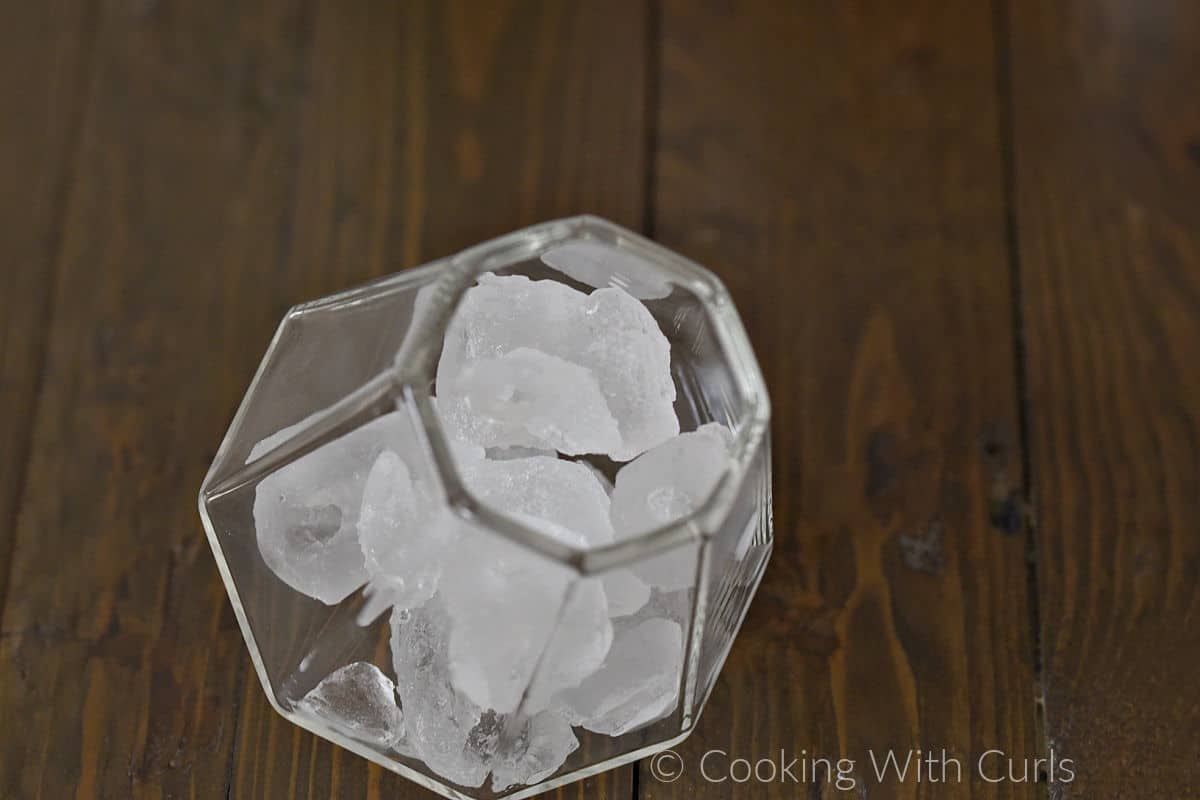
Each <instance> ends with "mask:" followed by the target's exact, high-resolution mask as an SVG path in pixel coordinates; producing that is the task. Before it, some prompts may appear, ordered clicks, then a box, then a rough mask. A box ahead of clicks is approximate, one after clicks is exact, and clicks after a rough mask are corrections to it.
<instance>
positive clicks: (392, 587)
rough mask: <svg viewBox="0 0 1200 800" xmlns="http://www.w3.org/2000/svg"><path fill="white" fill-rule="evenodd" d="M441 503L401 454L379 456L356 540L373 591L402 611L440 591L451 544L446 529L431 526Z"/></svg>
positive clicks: (364, 492) (369, 476)
mask: <svg viewBox="0 0 1200 800" xmlns="http://www.w3.org/2000/svg"><path fill="white" fill-rule="evenodd" d="M437 503H438V500H437V498H435V497H434V495H433V491H432V489H431V487H429V486H428V484H427V483H426V482H424V481H414V480H413V478H412V474H411V472H410V471H409V469H408V466H407V465H406V464H405V462H404V460H403V459H402V458H401V457H400V456H399V455H398V454H396V453H394V452H392V451H391V450H384V451H383V452H382V453H380V454H379V457H378V458H377V459H376V460H375V465H374V466H373V467H371V472H370V474H369V475H368V476H367V483H366V488H365V489H364V491H363V500H362V511H361V513H360V515H359V519H358V541H359V545H360V546H361V548H362V553H363V557H364V561H365V565H366V569H367V573H368V574H369V575H370V576H371V582H372V591H373V592H381V591H383V592H385V593H386V595H387V597H388V601H389V602H390V603H392V604H395V605H396V606H397V607H399V608H413V607H415V606H418V605H420V604H421V603H424V602H425V601H426V600H428V599H429V598H430V597H432V596H433V593H434V591H435V590H436V589H437V581H438V577H439V576H440V575H441V558H442V553H443V552H444V549H445V547H446V546H447V544H448V542H447V534H448V530H447V527H446V526H440V525H436V524H433V520H432V516H433V515H434V514H435V513H436V511H437Z"/></svg>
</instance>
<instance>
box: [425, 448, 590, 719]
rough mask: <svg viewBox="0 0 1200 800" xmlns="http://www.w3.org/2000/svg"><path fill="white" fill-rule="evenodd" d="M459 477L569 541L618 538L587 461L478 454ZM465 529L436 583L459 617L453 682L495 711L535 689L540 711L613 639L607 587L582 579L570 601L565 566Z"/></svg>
mask: <svg viewBox="0 0 1200 800" xmlns="http://www.w3.org/2000/svg"><path fill="white" fill-rule="evenodd" d="M462 474H463V481H464V483H465V484H466V486H467V488H468V489H469V490H470V491H471V493H472V494H474V495H475V496H476V497H477V498H478V499H479V500H480V501H482V502H483V503H485V504H487V505H489V506H491V507H492V508H494V509H496V510H498V511H501V512H503V513H506V514H508V515H510V516H513V517H515V518H516V519H518V520H519V521H521V522H523V523H525V524H527V525H530V526H532V527H534V528H536V529H537V530H539V531H540V532H541V533H543V534H544V535H547V536H551V537H554V538H556V539H557V540H559V541H561V542H563V543H564V544H570V545H573V546H576V547H587V546H595V545H599V544H606V543H608V542H610V541H612V527H611V523H610V522H609V518H608V513H607V509H608V497H607V495H605V493H604V490H603V488H602V487H601V486H600V484H599V482H598V481H597V480H596V478H595V476H594V475H593V474H592V473H591V471H590V470H589V469H588V468H587V467H585V466H583V465H581V464H576V463H574V462H571V461H562V460H559V459H553V458H546V457H541V456H535V457H533V458H523V459H515V460H510V461H479V462H475V463H474V464H471V465H467V466H464V468H463V471H462ZM460 530H461V538H460V539H458V540H456V542H455V547H454V550H455V552H454V553H453V555H451V556H450V557H448V558H447V560H446V564H447V566H446V571H445V573H444V574H443V576H442V580H441V583H440V585H439V595H440V596H442V597H443V598H444V600H445V603H446V608H447V610H448V612H449V614H450V617H451V618H452V620H453V627H452V629H451V634H450V648H449V652H450V673H451V676H452V679H453V682H454V685H455V686H456V687H458V688H459V689H460V690H461V691H462V692H463V693H464V694H465V695H466V696H467V697H469V698H470V699H471V700H472V701H473V702H475V703H477V704H478V705H480V706H481V707H483V708H488V709H492V710H495V711H496V712H498V713H509V712H512V711H514V710H515V709H517V708H518V706H519V705H520V703H521V700H522V697H523V695H524V693H525V691H526V688H527V687H529V690H530V698H529V702H527V703H526V711H529V712H532V711H536V710H538V709H539V708H540V707H541V706H542V705H544V704H545V702H546V700H547V699H548V697H549V696H550V695H551V694H553V693H554V692H555V691H557V690H558V689H559V688H562V687H564V686H571V685H574V684H576V683H578V682H579V681H580V680H581V679H582V678H583V677H584V676H585V675H587V674H589V673H590V672H591V671H592V670H594V669H595V668H596V667H597V666H598V665H599V664H600V663H601V661H603V659H604V656H605V654H606V652H607V650H608V645H609V643H610V642H611V639H612V629H611V625H610V623H609V621H608V613H607V600H606V598H605V596H604V590H603V588H602V586H601V584H600V583H599V582H598V581H594V580H592V581H581V582H580V583H579V585H578V586H577V587H576V590H575V591H574V592H572V593H571V595H570V597H569V598H568V595H567V589H568V586H569V585H570V583H571V580H572V578H573V577H574V576H573V573H571V572H570V571H569V570H567V569H565V568H563V567H562V566H560V565H558V564H555V563H553V562H551V561H548V560H546V559H543V558H542V557H540V556H538V555H536V554H534V553H532V552H530V551H528V550H525V549H524V548H522V547H520V546H519V545H517V544H515V543H512V542H508V541H506V540H504V539H503V538H502V537H500V536H499V535H498V534H496V533H494V532H483V531H481V530H478V529H476V528H474V527H471V526H469V525H466V524H463V525H462V526H460ZM568 599H569V600H570V602H565V601H566V600H568ZM564 603H565V605H564ZM543 651H544V652H545V653H546V657H545V658H544V659H540V656H541V654H542V653H543ZM539 660H541V662H542V666H541V667H540V668H539V667H538V664H539ZM535 668H537V669H538V673H537V680H536V681H534V671H535ZM531 683H532V686H531Z"/></svg>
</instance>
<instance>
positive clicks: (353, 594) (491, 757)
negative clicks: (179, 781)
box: [200, 217, 772, 798]
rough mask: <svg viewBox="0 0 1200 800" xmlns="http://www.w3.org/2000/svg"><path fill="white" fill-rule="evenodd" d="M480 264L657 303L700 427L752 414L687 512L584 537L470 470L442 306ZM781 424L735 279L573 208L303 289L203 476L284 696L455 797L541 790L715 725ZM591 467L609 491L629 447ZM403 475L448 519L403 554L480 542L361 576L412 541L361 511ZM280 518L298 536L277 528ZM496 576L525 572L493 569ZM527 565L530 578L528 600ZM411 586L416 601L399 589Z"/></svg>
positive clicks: (686, 406) (263, 652) (684, 396)
mask: <svg viewBox="0 0 1200 800" xmlns="http://www.w3.org/2000/svg"><path fill="white" fill-rule="evenodd" d="M556 253H558V254H563V253H565V254H567V255H569V256H570V258H568V259H567V262H569V263H567V264H566V265H565V266H564V265H562V264H559V263H557V262H558V261H559V260H560V259H559V258H557V257H556V256H555V254H556ZM543 257H544V258H543ZM549 263H553V264H555V266H556V267H557V268H558V269H557V270H556V269H551V268H550V267H549V266H547V264H549ZM483 272H494V273H497V274H500V275H504V274H520V275H525V276H528V277H531V278H534V279H539V278H554V279H556V280H559V281H562V282H564V283H567V284H568V285H571V286H574V287H577V288H580V289H581V290H583V291H590V289H591V288H592V287H597V288H600V287H606V286H617V287H620V288H622V289H625V290H626V291H628V292H629V293H630V294H632V295H634V296H635V297H638V298H639V299H641V300H642V301H643V303H644V304H645V306H646V308H647V309H649V311H650V313H651V315H652V316H653V317H654V319H655V321H657V322H658V325H659V327H660V328H661V329H662V331H663V333H664V334H665V335H666V338H667V340H668V341H669V343H670V351H671V372H672V378H673V380H674V383H675V390H676V400H675V412H676V414H677V415H678V417H679V420H680V426H681V430H683V431H685V432H686V431H693V430H696V429H697V428H700V427H701V426H703V425H706V424H708V423H714V422H716V423H720V424H722V425H724V426H726V427H727V428H728V431H729V432H730V434H731V436H730V437H729V438H730V441H729V442H728V448H729V458H728V462H727V463H726V464H725V465H724V466H723V468H721V471H720V477H719V479H717V480H716V484H715V488H714V489H712V491H711V493H710V494H709V495H708V496H707V497H705V498H700V499H698V503H697V506H696V507H695V510H694V511H693V512H692V513H690V514H689V515H687V516H686V517H684V518H683V519H681V520H679V521H677V522H675V523H672V524H668V525H666V526H664V527H661V528H658V529H656V530H652V531H649V532H647V533H644V534H640V535H637V536H634V537H632V538H629V539H624V540H619V541H616V542H614V543H612V544H605V545H603V546H600V547H595V548H591V549H588V548H581V547H573V546H571V545H569V544H564V543H563V542H562V541H561V540H560V539H556V538H554V537H553V536H549V535H547V533H546V531H545V530H544V529H539V527H538V526H537V525H534V524H531V522H530V521H529V520H527V519H523V518H521V517H520V516H512V515H509V514H506V513H505V512H504V510H503V509H498V508H494V507H492V506H491V505H490V504H489V501H488V500H487V498H479V497H475V496H474V495H473V494H472V492H471V491H470V490H468V489H467V488H466V486H465V482H464V480H463V477H464V476H463V474H460V473H461V472H463V471H464V470H466V471H469V470H471V469H472V467H471V466H470V465H469V464H467V463H466V462H464V460H463V459H464V456H463V454H462V452H461V451H460V450H457V449H456V446H454V445H452V443H451V442H450V440H449V438H448V437H447V435H446V433H445V431H444V430H443V429H442V426H441V423H440V422H439V417H438V414H437V408H436V405H435V403H436V401H435V399H434V398H433V397H432V393H433V390H434V375H435V370H436V365H437V362H438V357H439V355H440V352H441V349H442V337H443V335H444V333H445V330H446V327H447V325H448V323H449V321H450V320H451V318H452V317H453V314H454V312H455V308H456V307H457V304H458V302H459V300H460V299H461V296H462V294H463V292H464V291H465V290H466V288H467V287H468V286H469V285H471V284H472V283H473V282H474V280H475V278H476V277H477V276H478V275H479V274H481V273H483ZM563 272H565V273H566V275H564V274H563ZM768 420H769V404H768V399H767V394H766V391H765V388H764V386H763V381H762V377H761V374H760V372H759V369H758V365H757V363H756V362H755V360H754V356H753V353H752V351H751V348H750V345H749V342H748V341H747V338H746V334H745V331H744V329H743V327H742V324H741V321H740V320H739V318H738V316H737V313H736V311H735V309H734V307H733V304H732V302H731V300H730V298H729V295H728V293H727V292H726V290H725V288H724V287H723V286H722V285H721V283H720V281H718V280H717V278H716V277H715V276H713V275H712V274H711V273H710V272H708V271H707V270H705V269H703V268H701V267H699V266H697V265H696V264H693V263H692V262H690V261H688V260H686V259H684V258H682V257H681V256H679V255H677V254H675V253H673V252H671V251H669V250H666V249H664V248H662V247H660V246H658V245H656V244H654V243H652V242H650V241H648V240H646V239H643V238H642V237H640V236H637V235H636V234H634V233H632V232H630V231H628V230H625V229H624V228H621V227H619V226H617V225H614V224H612V223H610V222H607V221H605V220H601V219H598V218H595V217H575V218H571V219H565V220H558V221H554V222H548V223H544V224H541V225H537V226H534V227H531V228H527V229H524V230H521V231H517V232H515V233H512V234H509V235H508V236H504V237H501V238H499V239H496V240H493V241H490V242H486V243H484V244H481V245H478V246H476V247H474V248H471V249H470V250H467V251H464V252H463V253H460V254H458V255H456V256H454V257H452V258H448V259H443V260H441V261H437V262H434V263H431V264H428V265H425V266H423V267H420V268H417V269H413V270H408V271H406V272H403V273H399V274H397V275H394V276H391V277H388V278H384V279H382V280H379V281H376V282H374V283H370V284H367V285H365V286H362V287H359V288H356V289H352V290H350V291H347V292H343V293H340V294H337V295H333V296H330V297H326V298H323V299H321V300H317V301H314V302H311V303H306V304H303V305H300V306H297V307H295V308H293V309H291V310H290V311H289V312H288V313H287V315H286V316H285V318H284V320H283V322H282V323H281V325H280V327H279V329H278V331H277V332H276V334H275V337H274V339H273V341H272V342H271V345H270V347H269V348H268V350H267V353H266V355H265V357H264V359H263V361H262V364H261V365H260V367H259V370H258V374H257V375H256V376H255V378H254V380H253V382H252V383H251V385H250V388H249V390H248V391H247V393H246V396H245V398H244V399H243V401H242V404H241V407H240V408H239V410H238V413H237V415H236V417H235V418H234V420H233V423H232V424H231V426H230V429H229V431H228V433H227V434H226V436H225V440H224V442H223V443H222V444H221V447H220V449H219V451H218V453H217V456H216V458H215V460H214V462H213V464H212V467H211V468H210V470H209V473H208V475H207V477H206V478H205V481H204V485H203V487H202V488H201V491H200V515H201V517H202V519H203V521H204V527H205V531H206V533H207V535H208V539H209V543H210V544H211V546H212V549H213V553H214V556H215V558H216V562H217V565H218V568H219V570H220V573H221V576H222V579H223V580H224V582H225V586H226V588H227V590H228V593H229V597H230V601H231V602H232V604H233V608H234V611H235V613H236V616H237V619H238V623H239V625H240V626H241V629H242V633H243V635H244V637H245V639H246V645H247V647H248V649H249V651H250V655H251V659H252V661H253V664H254V668H255V671H256V673H257V674H258V677H259V679H260V681H261V682H262V685H263V689H264V690H265V691H266V693H267V697H268V699H269V700H270V702H271V704H272V706H274V708H275V709H276V710H277V711H278V712H279V713H280V714H282V715H283V716H284V717H286V718H287V719H288V720H290V721H292V722H293V723H295V724H297V725H300V726H301V727H303V728H305V729H307V730H310V731H312V732H313V733H315V734H317V735H318V736H322V737H324V738H326V739H329V740H330V741H333V742H335V743H337V744H339V745H341V746H342V747H345V748H347V749H349V750H351V751H353V752H355V753H358V754H359V755H362V756H364V757H366V758H368V759H370V760H372V761H375V762H376V763H378V764H381V765H383V766H384V767H386V768H388V769H391V770H393V771H395V772H398V773H400V774H401V775H404V776H405V777H407V778H409V779H411V780H413V781H415V782H417V783H420V784H421V785H423V786H426V787H427V788H430V789H432V790H434V791H436V792H439V793H441V794H442V795H444V796H446V797H475V798H492V797H513V798H519V797H527V796H530V795H532V794H536V793H538V792H541V791H545V790H547V789H550V788H553V787H554V786H558V785H561V784H564V783H568V782H570V781H575V780H579V779H581V778H585V777H587V776H589V775H593V774H595V773H597V772H600V771H603V770H606V769H610V768H612V767H615V766H618V765H620V764H624V763H628V762H630V761H633V760H635V759H637V758H641V757H643V756H646V755H648V754H651V753H653V752H656V751H657V750H661V749H663V748H666V747H669V746H671V745H672V744H675V743H677V742H679V741H681V740H682V739H683V738H685V737H686V736H687V735H688V733H689V732H690V731H691V730H692V728H693V727H694V726H695V725H696V723H697V719H698V717H699V714H700V711H701V709H702V708H703V705H704V702H705V700H706V699H707V697H708V693H709V692H710V691H711V689H712V686H713V683H714V682H715V679H716V676H717V674H718V673H719V671H720V668H721V665H722V663H723V662H724V659H725V656H726V655H727V653H728V651H729V648H730V647H731V645H732V642H733V639H734V637H735V635H736V633H737V630H738V627H739V626H740V625H741V622H742V619H743V618H744V616H745V613H746V610H747V608H748V607H749V604H750V602H751V599H752V597H753V594H754V591H755V589H756V588H757V585H758V582H759V580H760V578H761V576H762V573H763V570H764V569H765V567H766V563H767V560H768V557H769V555H770V552H771V544H772V530H771V460H770V451H769V435H768V433H769V432H768ZM385 450H392V451H395V452H401V453H404V454H405V457H404V464H395V463H392V462H389V461H388V460H387V458H386V457H384V458H381V457H380V456H381V453H383V452H384V451H385ZM471 457H472V458H473V457H474V456H471ZM480 457H481V456H480ZM331 463H332V464H334V465H335V466H336V468H331V467H330V466H329V465H330V464H331ZM489 463H490V462H489ZM560 463H568V462H560ZM592 463H593V464H594V465H595V466H594V468H595V469H596V470H597V471H598V472H600V473H604V479H603V482H607V483H609V485H610V487H611V481H612V479H613V478H614V477H615V475H616V472H617V469H618V468H619V467H620V466H621V465H620V464H616V463H612V462H606V461H605V460H604V459H599V460H593V462H592ZM492 468H493V467H489V469H492ZM389 470H390V471H391V472H389ZM395 472H401V473H403V474H404V475H405V478H406V480H407V479H411V484H412V485H413V486H414V487H417V488H418V489H419V491H420V495H421V504H422V505H421V508H422V509H423V511H422V513H423V514H424V515H425V516H423V517H422V518H421V519H420V520H417V521H415V522H414V523H413V524H420V525H436V526H437V527H436V530H437V531H439V535H438V537H434V539H432V540H431V541H432V544H430V545H429V546H427V547H426V548H425V549H424V550H420V551H412V552H409V551H406V552H404V553H403V556H404V557H405V558H408V559H409V562H410V563H412V564H415V565H417V566H419V565H420V564H421V563H423V561H422V560H423V559H427V560H428V561H429V563H430V564H433V563H441V561H439V559H441V560H442V561H444V560H446V558H447V553H448V552H451V550H449V549H447V550H446V551H445V552H441V551H439V550H438V548H439V547H441V546H442V545H441V544H440V543H441V542H453V543H454V544H453V545H449V544H447V545H445V547H446V548H451V547H453V548H456V549H453V551H452V552H454V553H457V554H461V553H464V552H468V553H471V554H472V558H467V559H463V558H461V557H455V558H452V559H450V560H451V561H454V562H455V563H450V564H445V565H444V567H445V569H444V570H443V571H442V572H441V573H439V574H440V575H441V577H440V579H439V580H440V583H439V586H440V587H441V588H440V589H439V591H438V593H437V595H432V593H431V592H429V591H428V590H427V588H426V587H424V585H423V583H422V580H420V579H414V580H413V581H411V582H409V583H407V584H405V585H404V586H403V587H395V586H380V585H376V584H375V583H374V582H372V583H371V584H369V585H368V586H366V587H364V586H363V584H364V583H366V581H367V576H366V572H364V567H363V563H364V562H363V559H364V557H365V558H366V559H367V561H368V562H369V561H370V560H371V559H372V558H379V559H382V558H391V557H394V556H395V552H394V550H391V549H389V548H388V547H387V546H382V545H381V546H380V547H377V548H375V547H373V545H374V543H373V542H372V541H371V540H370V537H369V536H368V535H367V534H366V533H365V532H366V531H368V530H371V528H370V525H369V522H370V520H371V519H373V518H375V517H374V516H372V515H375V516H377V515H379V514H387V513H392V512H394V509H390V507H389V506H388V504H387V498H386V497H384V498H383V499H382V500H380V499H379V498H376V496H375V490H374V489H373V487H374V486H375V485H376V483H375V482H376V481H378V480H379V479H380V477H381V476H382V477H383V478H387V477H389V476H390V475H391V474H392V473H395ZM472 485H477V484H475V483H473V484H472ZM372 498H375V500H372ZM376 500H377V501H378V502H376ZM256 520H257V521H258V522H257V527H256ZM272 525H278V526H281V528H280V529H281V530H285V531H286V536H285V537H284V538H283V539H279V540H275V539H272V538H271V537H270V536H269V535H268V534H269V531H267V530H266V528H268V527H269V526H272ZM360 534H362V536H361V537H360ZM289 537H290V538H289ZM296 537H300V540H299V541H297V539H296ZM385 544H386V543H385ZM295 553H300V554H301V556H299V557H297V556H296V555H295ZM496 565H499V566H496ZM439 569H441V567H439ZM418 572H419V570H418ZM496 574H502V575H507V576H512V575H516V576H521V580H519V581H509V582H504V581H503V580H501V581H499V582H497V583H494V584H493V583H489V580H490V579H491V578H492V577H494V576H495V575H496ZM651 574H653V575H663V574H669V575H671V576H673V578H672V580H670V581H667V582H666V583H659V582H657V581H656V582H654V588H653V590H652V591H650V590H648V589H647V588H646V585H647V584H648V583H650V581H648V580H647V581H646V582H642V581H640V580H639V576H641V577H644V576H646V575H651ZM314 586H317V587H319V588H318V589H315V590H314V589H312V587H314ZM514 587H519V593H521V595H522V596H520V597H516V596H513V597H510V596H508V594H509V593H512V594H516V593H518V589H517V588H514ZM297 588H299V589H300V591H297ZM397 593H407V594H406V597H407V600H408V602H405V603H404V604H403V607H404V608H406V609H409V610H404V611H392V610H390V609H391V608H392V606H393V603H395V607H396V608H397V609H399V608H401V605H402V604H400V603H399V602H396V601H397V597H398V596H399V595H398V594H397ZM312 595H315V596H312ZM635 595H637V596H636V597H635ZM647 595H648V597H647ZM598 598H599V599H598ZM605 598H607V599H605ZM605 603H607V606H605V605H604V604H605ZM598 604H599V605H598ZM621 605H625V606H627V608H618V607H617V606H621ZM530 610H533V611H535V612H536V613H530ZM597 615H599V616H600V618H601V619H600V621H599V622H598V623H597V625H595V626H591V625H590V622H595V621H596V617H597ZM610 618H611V621H610V622H606V620H609V619H610ZM450 619H453V620H454V624H453V625H451V624H450V622H448V620H450ZM589 621H590V622H589ZM585 622H586V623H588V624H584V623H585ZM596 630H599V631H602V633H600V634H589V635H583V634H581V633H580V632H581V631H596ZM601 638H602V639H603V641H601V640H600V639H601ZM498 664H503V665H504V667H503V669H501V668H499V667H497V665H498ZM448 670H449V671H450V673H452V674H453V675H454V677H455V681H454V685H451V684H450V683H448V682H447V681H446V680H444V675H445V674H450V673H447V671H448ZM584 675H587V677H586V678H585V677H583V676H584ZM581 678H582V682H581V680H580V679H581ZM564 686H565V687H568V688H566V689H564V688H562V687H564ZM456 687H457V688H456ZM464 687H467V688H466V689H464ZM549 708H554V709H556V711H555V712H554V713H550V712H549V711H547V709H549ZM563 708H569V709H571V710H570V711H569V712H568V711H562V709H563ZM572 714H575V715H577V716H572ZM564 715H565V716H564ZM585 716H586V717H587V718H588V719H589V720H590V721H589V722H587V723H586V724H580V723H579V720H580V719H583V718H584V717H585ZM564 719H565V720H566V721H565V722H564Z"/></svg>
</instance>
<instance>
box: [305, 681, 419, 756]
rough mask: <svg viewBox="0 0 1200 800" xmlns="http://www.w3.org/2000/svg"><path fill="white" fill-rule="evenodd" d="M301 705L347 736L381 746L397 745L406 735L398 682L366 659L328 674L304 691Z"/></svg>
mask: <svg viewBox="0 0 1200 800" xmlns="http://www.w3.org/2000/svg"><path fill="white" fill-rule="evenodd" d="M299 707H300V709H301V710H302V711H307V712H309V713H310V714H313V715H315V716H317V717H320V718H321V719H323V720H325V721H326V722H329V723H330V724H331V725H333V726H334V727H335V728H337V729H338V730H339V731H341V732H342V733H344V734H346V735H347V736H350V737H352V738H354V739H358V740H360V741H365V742H370V743H372V744H376V745H379V746H380V747H385V748H392V747H395V746H396V745H397V743H399V741H400V740H401V739H402V738H403V736H404V724H403V716H402V715H401V713H400V709H399V707H398V706H397V705H396V686H395V684H393V683H392V680H391V678H389V677H388V676H387V675H384V674H383V672H381V671H380V669H379V667H376V666H375V665H374V664H370V663H368V662H366V661H356V662H354V663H353V664H347V665H346V666H344V667H342V668H341V669H339V670H337V671H335V672H333V673H331V674H330V675H328V676H327V677H326V678H325V679H324V680H322V681H321V682H320V683H319V684H317V686H316V688H314V689H313V690H312V691H310V692H309V693H308V694H306V695H304V698H303V699H302V700H301V701H300V703H299Z"/></svg>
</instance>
